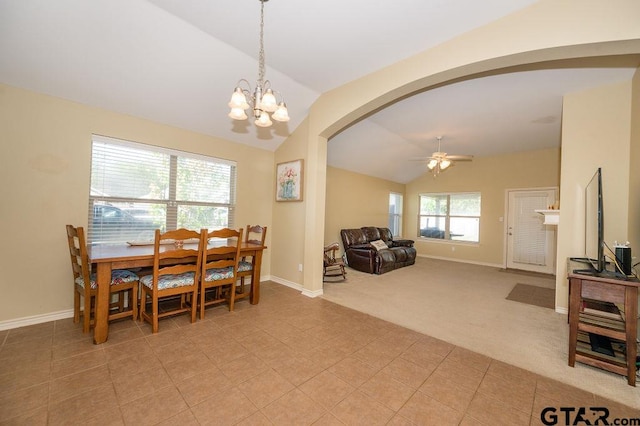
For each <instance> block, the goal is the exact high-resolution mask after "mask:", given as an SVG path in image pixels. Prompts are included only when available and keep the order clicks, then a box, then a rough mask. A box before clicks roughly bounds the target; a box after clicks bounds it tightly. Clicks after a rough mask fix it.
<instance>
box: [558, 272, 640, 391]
mask: <svg viewBox="0 0 640 426" xmlns="http://www.w3.org/2000/svg"><path fill="white" fill-rule="evenodd" d="M567 266H568V268H567V269H568V270H569V271H574V272H571V273H569V277H568V278H569V366H570V367H573V366H575V362H576V361H578V362H581V363H583V364H587V365H591V366H593V367H597V368H602V369H603V370H607V371H611V372H613V373H617V374H621V375H623V376H627V383H628V384H629V385H630V386H635V385H636V355H637V351H638V347H637V342H636V339H637V331H638V330H637V329H638V323H637V318H638V287H640V282H639V281H638V280H637V279H620V278H616V277H615V276H613V275H610V276H591V275H584V274H580V273H576V272H575V270H574V269H573V267H572V266H574V265H572V262H571V260H570V261H569V265H567ZM593 272H595V271H593ZM602 302H604V303H602ZM589 303H591V304H593V303H595V304H596V305H597V304H598V303H600V304H601V305H603V306H606V304H608V305H611V304H615V305H623V306H624V309H623V313H622V314H621V313H620V312H618V314H617V315H616V313H615V311H617V309H615V310H614V312H613V313H612V312H611V311H607V310H605V309H589V310H587V309H586V308H585V306H587V304H589ZM590 334H595V335H599V336H605V337H607V338H609V340H611V341H612V342H615V343H616V344H617V345H618V346H620V347H621V348H623V349H624V350H621V351H618V353H614V354H613V356H611V355H610V354H603V353H602V352H601V351H600V352H599V351H595V350H592V347H591V345H589V344H588V343H589V335H590ZM585 336H586V339H587V342H586V343H587V344H585V342H584V340H585Z"/></svg>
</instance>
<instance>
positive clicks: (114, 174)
mask: <svg viewBox="0 0 640 426" xmlns="http://www.w3.org/2000/svg"><path fill="white" fill-rule="evenodd" d="M236 179H237V178H236V164H235V162H232V161H228V160H222V159H218V158H214V157H206V156H201V155H197V154H191V153H186V152H182V151H176V150H169V149H165V148H160V147H154V146H151V145H144V144H138V143H134V142H128V141H122V140H118V139H113V138H107V137H104V136H97V135H94V136H93V144H92V159H91V192H90V194H89V232H88V241H89V243H91V244H105V243H124V242H132V241H136V242H141V241H153V238H154V233H155V230H156V229H160V230H161V231H163V232H164V231H166V230H171V229H177V228H187V229H195V230H200V229H202V228H206V229H209V230H212V229H220V228H225V227H233V219H234V211H235V191H236V189H235V182H236Z"/></svg>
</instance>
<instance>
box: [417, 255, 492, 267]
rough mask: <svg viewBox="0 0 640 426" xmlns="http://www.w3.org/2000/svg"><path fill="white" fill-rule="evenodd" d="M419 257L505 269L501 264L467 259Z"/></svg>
mask: <svg viewBox="0 0 640 426" xmlns="http://www.w3.org/2000/svg"><path fill="white" fill-rule="evenodd" d="M417 256H418V257H425V258H428V259H436V260H447V261H449V262H458V263H469V264H471V265H478V266H490V267H492V268H504V265H502V264H501V263H488V262H474V261H472V260H467V259H456V258H452V257H443V256H428V255H426V254H418V255H417Z"/></svg>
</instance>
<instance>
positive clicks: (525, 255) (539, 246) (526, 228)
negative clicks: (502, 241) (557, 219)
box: [513, 194, 547, 266]
mask: <svg viewBox="0 0 640 426" xmlns="http://www.w3.org/2000/svg"><path fill="white" fill-rule="evenodd" d="M514 201H515V204H516V205H515V216H514V226H513V261H514V262H518V263H525V264H530V265H541V266H544V265H546V258H547V256H546V253H547V238H546V234H545V229H544V225H543V224H542V222H541V221H540V216H539V215H538V214H537V213H535V210H536V209H544V208H546V206H547V196H546V194H545V195H543V196H530V195H528V196H516V197H515V200H514Z"/></svg>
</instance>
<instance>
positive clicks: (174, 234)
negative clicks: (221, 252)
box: [153, 228, 202, 291]
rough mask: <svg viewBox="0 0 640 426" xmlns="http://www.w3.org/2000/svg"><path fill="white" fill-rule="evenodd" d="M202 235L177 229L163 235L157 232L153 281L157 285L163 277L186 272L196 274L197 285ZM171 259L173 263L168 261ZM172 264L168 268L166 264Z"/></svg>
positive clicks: (154, 246) (154, 247) (157, 230)
mask: <svg viewBox="0 0 640 426" xmlns="http://www.w3.org/2000/svg"><path fill="white" fill-rule="evenodd" d="M201 242H202V233H201V232H198V231H192V230H189V229H184V228H181V229H176V230H173V231H167V232H165V233H161V232H160V230H159V229H156V231H155V239H154V243H153V280H154V286H153V289H154V291H155V290H156V289H157V288H158V286H157V285H155V284H156V283H157V282H158V278H159V277H160V276H162V275H178V274H183V273H186V272H193V273H195V283H197V282H198V279H199V277H200V256H199V254H200V247H201ZM166 259H171V261H170V262H169V261H166V262H165V260H166ZM167 263H170V264H169V265H168V266H164V265H165V264H167Z"/></svg>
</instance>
